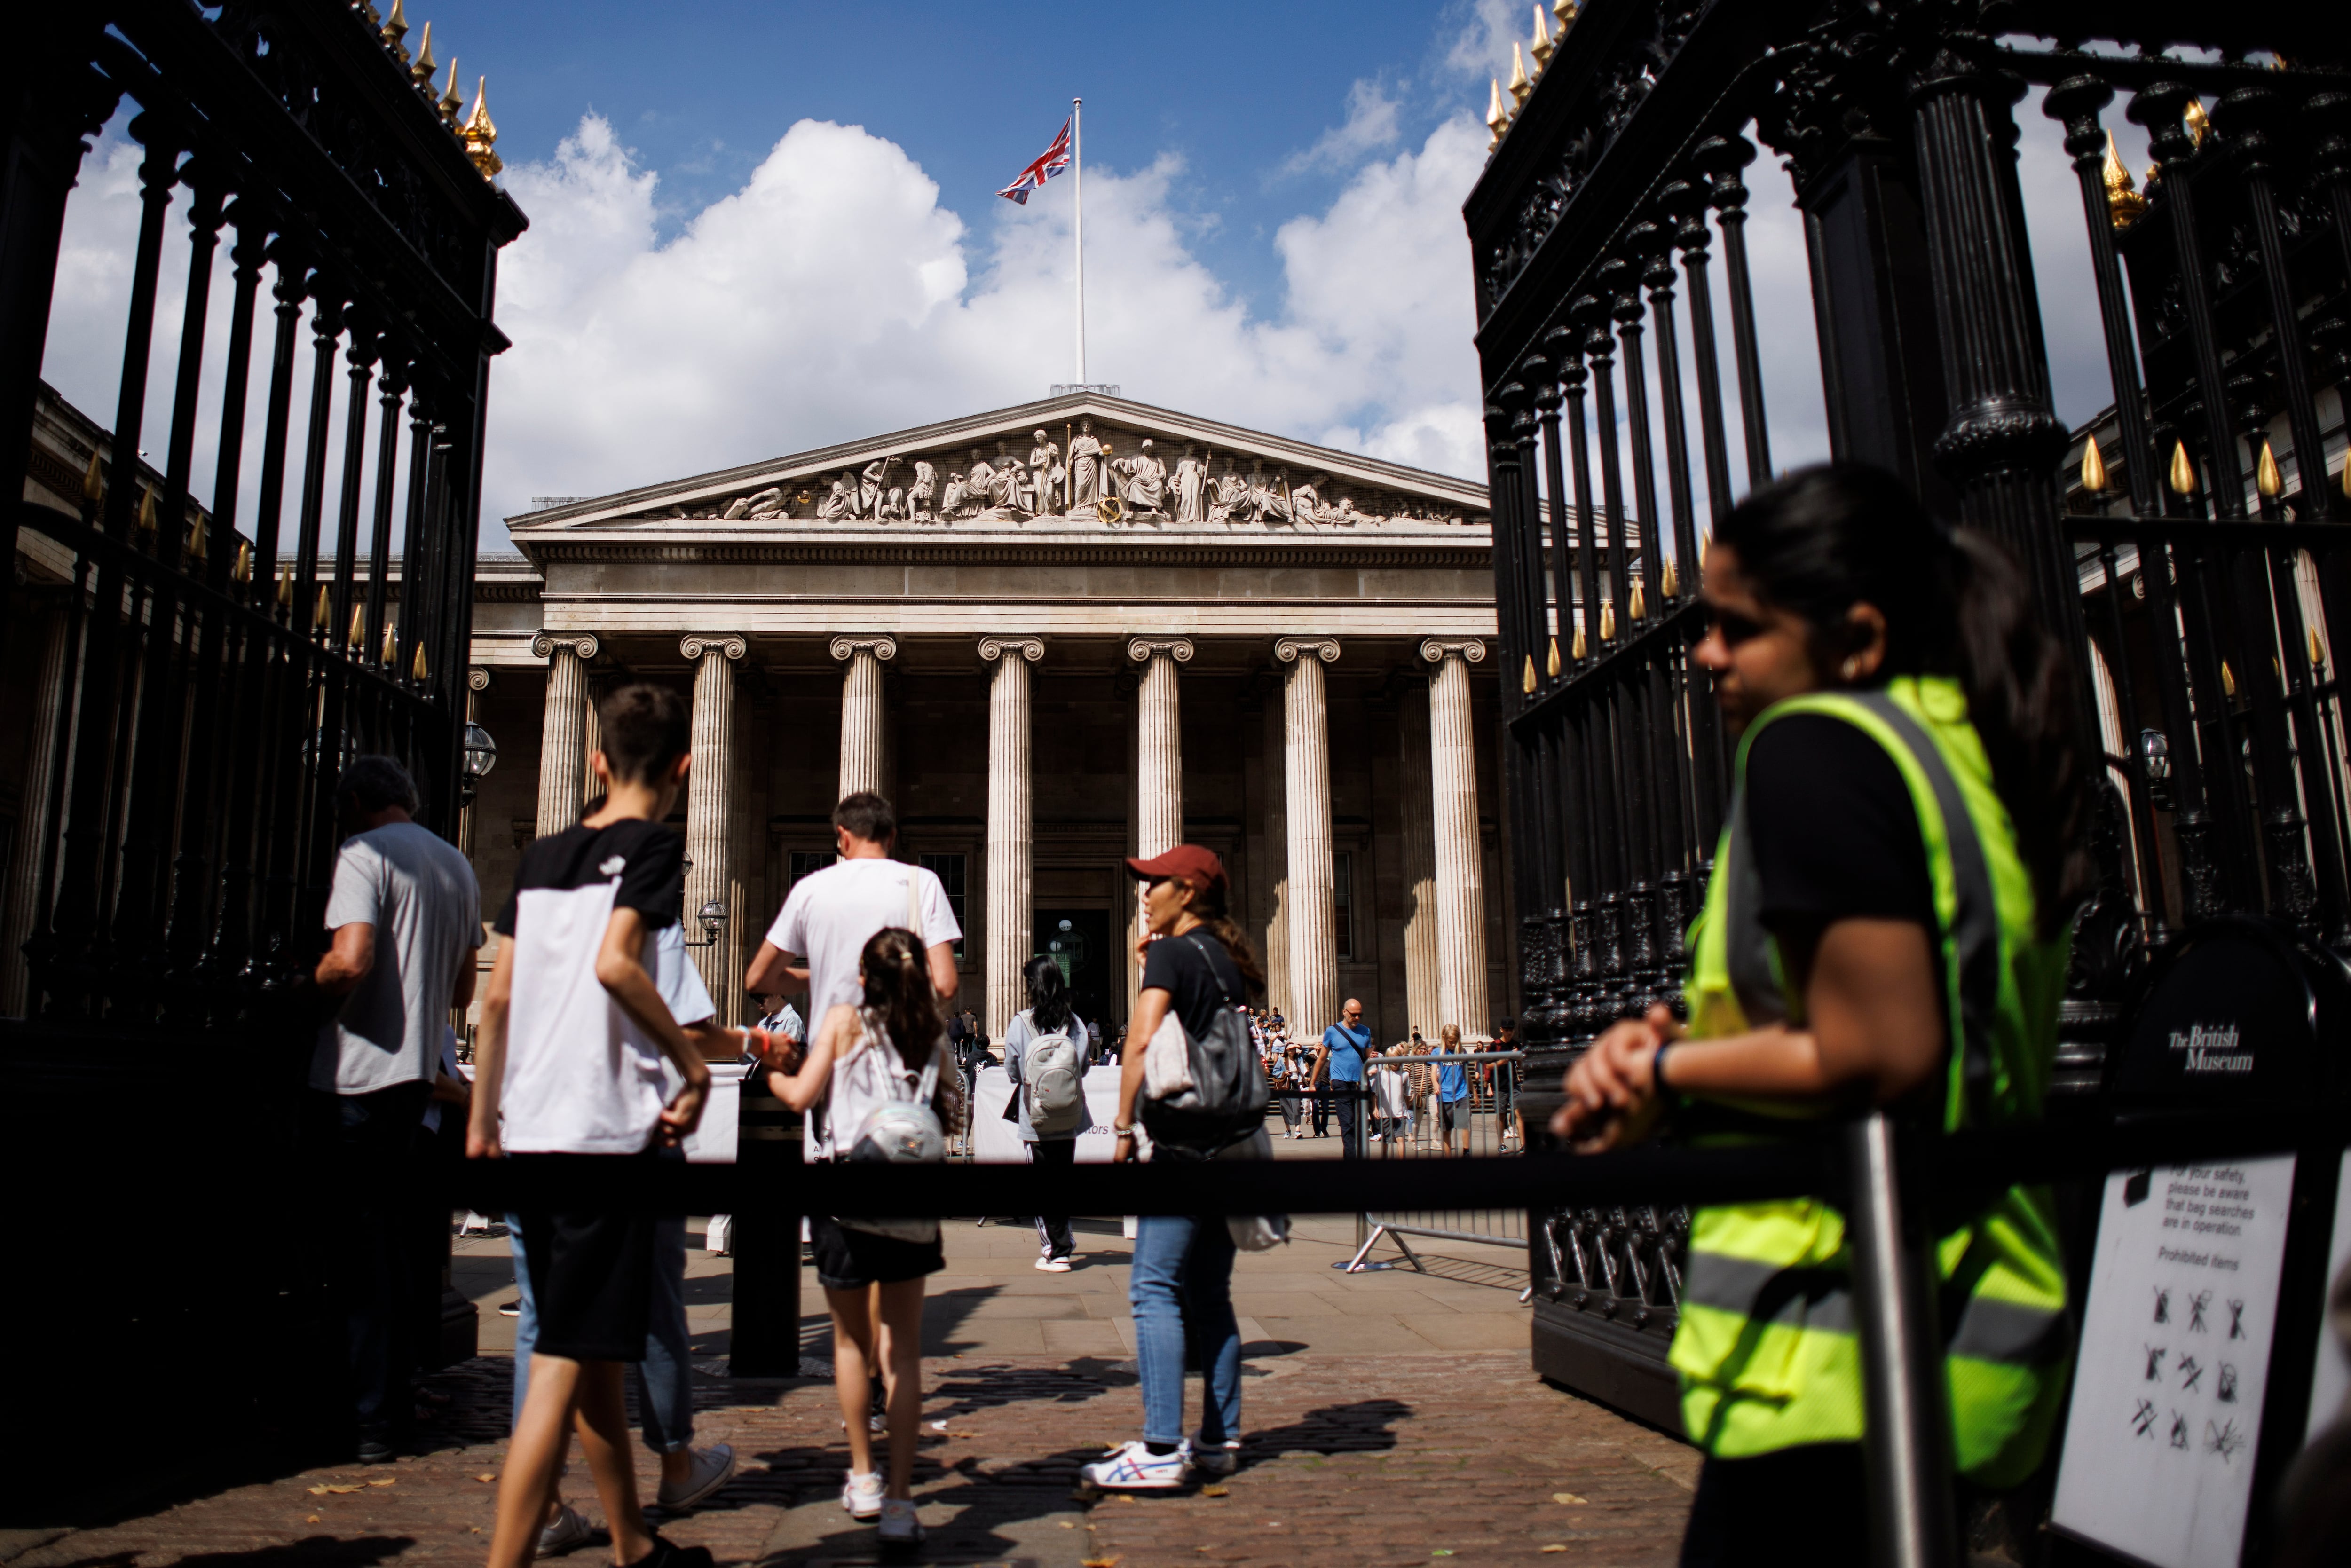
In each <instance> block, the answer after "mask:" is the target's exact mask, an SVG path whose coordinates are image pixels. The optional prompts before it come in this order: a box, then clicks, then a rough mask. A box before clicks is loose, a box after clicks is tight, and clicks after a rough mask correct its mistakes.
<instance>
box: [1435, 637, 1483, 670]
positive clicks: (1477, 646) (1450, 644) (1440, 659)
mask: <svg viewBox="0 0 2351 1568" xmlns="http://www.w3.org/2000/svg"><path fill="white" fill-rule="evenodd" d="M1456 655H1458V656H1459V657H1460V658H1461V659H1462V660H1464V661H1465V662H1467V663H1468V664H1484V663H1485V662H1486V640H1485V639H1484V638H1483V637H1426V638H1423V639H1422V640H1421V644H1420V656H1421V657H1422V658H1423V659H1424V660H1426V662H1428V663H1429V664H1443V663H1445V661H1446V660H1447V659H1448V658H1452V657H1454V656H1456Z"/></svg>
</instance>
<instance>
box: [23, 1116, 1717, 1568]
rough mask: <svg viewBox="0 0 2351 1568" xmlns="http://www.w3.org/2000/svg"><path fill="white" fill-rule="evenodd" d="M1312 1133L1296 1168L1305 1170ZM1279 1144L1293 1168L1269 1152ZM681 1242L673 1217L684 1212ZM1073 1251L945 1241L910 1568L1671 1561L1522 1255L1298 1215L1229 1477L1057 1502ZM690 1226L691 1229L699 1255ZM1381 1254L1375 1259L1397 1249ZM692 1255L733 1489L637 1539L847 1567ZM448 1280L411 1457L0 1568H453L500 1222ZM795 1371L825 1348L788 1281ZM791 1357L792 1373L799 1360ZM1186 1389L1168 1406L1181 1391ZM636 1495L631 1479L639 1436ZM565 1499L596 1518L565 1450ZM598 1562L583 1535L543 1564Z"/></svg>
mask: <svg viewBox="0 0 2351 1568" xmlns="http://www.w3.org/2000/svg"><path fill="white" fill-rule="evenodd" d="M1324 1152H1325V1151H1323V1150H1322V1149H1319V1148H1313V1147H1311V1145H1309V1146H1308V1147H1304V1148H1300V1149H1298V1150H1297V1151H1296V1153H1297V1154H1298V1155H1309V1156H1310V1157H1311V1156H1312V1155H1322V1154H1323V1153H1324ZM1293 1157H1295V1156H1293ZM696 1229H697V1231H698V1230H699V1222H696ZM1080 1231H1081V1234H1080V1241H1079V1245H1080V1248H1081V1253H1082V1258H1083V1261H1082V1263H1081V1267H1079V1268H1078V1269H1077V1270H1075V1271H1073V1272H1071V1273H1069V1274H1065V1275H1053V1274H1044V1273H1040V1272H1039V1271H1037V1270H1035V1268H1034V1267H1033V1266H1032V1264H1033V1260H1034V1259H1035V1257H1036V1250H1037V1249H1036V1242H1035V1239H1034V1235H1033V1232H1031V1231H1030V1230H1029V1229H1028V1228H1014V1227H1009V1226H1005V1225H1001V1224H998V1223H995V1222H991V1223H989V1224H987V1225H986V1226H975V1225H974V1224H973V1223H972V1222H971V1221H970V1220H968V1219H966V1220H962V1221H955V1222H950V1223H949V1225H948V1227H947V1234H946V1240H947V1257H948V1267H947V1271H946V1273H945V1274H943V1275H940V1276H938V1277H936V1278H935V1280H934V1281H933V1289H932V1293H931V1300H930V1304H929V1309H928V1312H927V1313H926V1316H925V1325H924V1328H925V1333H924V1338H925V1343H924V1351H925V1358H926V1359H925V1369H924V1386H925V1405H924V1418H925V1434H924V1439H923V1449H922V1458H921V1461H920V1464H919V1466H918V1468H917V1470H916V1488H917V1494H918V1498H919V1500H920V1502H921V1505H922V1513H923V1517H924V1520H925V1523H926V1525H927V1526H928V1527H929V1529H930V1531H931V1537H932V1538H931V1542H930V1544H929V1547H928V1548H927V1549H926V1551H925V1553H924V1554H923V1555H922V1557H921V1558H920V1559H918V1560H919V1561H924V1562H929V1563H958V1564H979V1563H1014V1562H1019V1561H1021V1560H1024V1559H1025V1560H1027V1561H1028V1562H1029V1563H1033V1564H1034V1565H1035V1568H1081V1564H1092V1565H1093V1568H1102V1565H1104V1564H1111V1563H1118V1564H1123V1565H1124V1568H1150V1565H1155V1564H1161V1563H1190V1562H1218V1563H1261V1564H1276V1563H1351V1564H1352V1563H1428V1562H1430V1561H1432V1560H1436V1559H1443V1558H1447V1557H1461V1558H1475V1559H1479V1560H1485V1561H1520V1560H1526V1561H1535V1560H1543V1559H1547V1558H1550V1557H1553V1556H1560V1555H1564V1556H1565V1557H1566V1558H1567V1559H1568V1560H1572V1561H1576V1562H1583V1563H1610V1564H1614V1563H1626V1564H1633V1563H1671V1562H1672V1561H1673V1560H1674V1557H1675V1553H1676V1543H1677V1541H1678V1539H1679V1535H1680V1529H1681V1522H1682V1519H1683V1516H1684V1514H1685V1512H1686V1510H1687V1502H1688V1497H1689V1488H1690V1486H1691V1485H1692V1483H1693V1482H1694V1480H1695V1479H1696V1473H1697V1464H1696V1459H1695V1457H1694V1456H1693V1455H1692V1453H1691V1451H1690V1450H1689V1449H1688V1448H1686V1447H1684V1446H1683V1445H1682V1444H1680V1443H1679V1442H1677V1441H1675V1440H1674V1439H1672V1438H1669V1437H1664V1436H1661V1435H1660V1434H1658V1433H1656V1432H1655V1431H1652V1430H1650V1429H1648V1428H1646V1427H1642V1426H1640V1425H1638V1424H1636V1423H1635V1422H1632V1421H1628V1420H1625V1419H1624V1418H1622V1417H1620V1416H1616V1415H1614V1414H1612V1413H1611V1412H1609V1411H1607V1410H1605V1409H1603V1408H1601V1407H1599V1406H1593V1405H1591V1404H1587V1403H1585V1402H1584V1401H1583V1400H1580V1399H1577V1398H1575V1397H1573V1396H1570V1395H1567V1394H1564V1393H1562V1392H1561V1391H1560V1390H1558V1389H1556V1388H1552V1387H1551V1386H1549V1385H1545V1384H1543V1383H1542V1382H1541V1381H1540V1380H1538V1379H1537V1378H1535V1377H1534V1376H1533V1375H1532V1374H1531V1372H1530V1371H1529V1370H1528V1364H1527V1351H1526V1343H1527V1318H1526V1309H1525V1308H1524V1307H1522V1306H1521V1305H1520V1304H1519V1300H1518V1296H1519V1291H1520V1290H1521V1289H1522V1288H1523V1287H1524V1283H1525V1281H1524V1276H1523V1274H1522V1273H1521V1272H1520V1268H1521V1264H1522V1258H1521V1255H1520V1254H1519V1253H1518V1252H1517V1251H1515V1250H1514V1249H1509V1248H1503V1247H1482V1246H1479V1245H1476V1244H1473V1243H1466V1242H1459V1241H1449V1240H1447V1241H1423V1242H1416V1243H1415V1246H1416V1250H1418V1251H1419V1252H1420V1253H1421V1255H1422V1257H1423V1260H1424V1261H1425V1262H1426V1266H1427V1272H1426V1273H1420V1272H1415V1271H1413V1270H1410V1269H1409V1268H1402V1267H1399V1268H1395V1269H1389V1270H1380V1271H1377V1272H1372V1273H1364V1274H1356V1275H1348V1274H1343V1273H1342V1272H1340V1271H1339V1270H1336V1269H1334V1268H1332V1264H1333V1263H1334V1262H1340V1261H1343V1260H1345V1259H1346V1258H1347V1257H1348V1255H1349V1254H1351V1253H1352V1252H1353V1250H1354V1236H1355V1232H1354V1224H1353V1220H1352V1219H1346V1218H1316V1219H1311V1220H1307V1221H1304V1222H1302V1223H1301V1226H1300V1228H1299V1235H1298V1236H1297V1239H1294V1240H1293V1241H1292V1243H1291V1244H1290V1246H1289V1247H1287V1248H1282V1249H1277V1250H1275V1251H1272V1252H1270V1253H1263V1254H1255V1255H1244V1257H1243V1258H1242V1259H1241V1260H1240V1264H1239V1267H1238V1270H1236V1275H1235V1280H1234V1293H1235V1304H1236V1306H1237V1307H1238V1311H1239V1312H1240V1313H1241V1327H1242V1335H1243V1339H1244V1341H1245V1349H1244V1354H1245V1357H1246V1366H1247V1379H1248V1381H1247V1385H1246V1390H1245V1395H1244V1399H1245V1406H1246V1413H1247V1414H1246V1424H1247V1427H1248V1438H1247V1442H1246V1446H1245V1448H1244V1449H1243V1453H1242V1459H1241V1469H1240V1471H1239V1473H1238V1475H1236V1476H1234V1477H1233V1478H1232V1479H1230V1480H1229V1481H1228V1482H1227V1483H1225V1484H1223V1485H1222V1486H1218V1487H1211V1488H1204V1489H1201V1490H1197V1491H1193V1492H1187V1493H1185V1494H1181V1495H1170V1496H1160V1497H1153V1498H1147V1499H1144V1500H1120V1499H1102V1500H1091V1501H1089V1500H1081V1499H1079V1498H1076V1497H1075V1496H1073V1493H1072V1483H1073V1481H1074V1479H1075V1477H1076V1473H1077V1467H1078V1466H1079V1465H1080V1464H1081V1463H1083V1462H1084V1461H1086V1460H1088V1459H1090V1458H1094V1457H1096V1456H1097V1455H1099V1454H1100V1453H1101V1452H1102V1449H1103V1448H1104V1447H1105V1446H1107V1445H1109V1444H1112V1443H1113V1442H1116V1441H1118V1440H1121V1439H1123V1438H1125V1437H1132V1436H1134V1434H1135V1432H1136V1431H1137V1429H1138V1427H1139V1426H1140V1421H1141V1399H1140V1396H1139V1395H1138V1393H1137V1391H1136V1388H1135V1377H1134V1333H1133V1328H1132V1325H1131V1323H1130V1322H1129V1320H1128V1317H1127V1312H1126V1306H1125V1290H1126V1278H1127V1259H1128V1252H1127V1244H1126V1242H1125V1241H1124V1240H1123V1239H1122V1238H1121V1235H1120V1226H1119V1223H1118V1221H1117V1220H1116V1219H1115V1218H1110V1219H1097V1220H1085V1221H1081V1222H1080ZM699 1240H700V1238H699V1236H698V1235H697V1236H696V1237H695V1245H696V1246H697V1247H698V1246H699ZM1396 1255H1397V1254H1396V1252H1395V1249H1394V1248H1392V1247H1389V1246H1386V1245H1383V1246H1382V1247H1381V1248H1380V1249H1378V1250H1377V1252H1375V1254H1374V1256H1375V1257H1377V1258H1384V1259H1394V1258H1395V1257H1396ZM689 1256H690V1258H691V1260H692V1261H691V1265H690V1270H689V1273H690V1277H689V1280H688V1301H689V1308H688V1310H689V1312H690V1313H691V1315H692V1319H693V1328H694V1331H695V1350H696V1353H697V1355H698V1357H699V1363H698V1365H699V1369H700V1370H699V1375H698V1387H697V1389H696V1407H697V1409H698V1411H699V1412H700V1415H699V1416H698V1418H697V1419H698V1426H697V1430H696V1433H695V1437H696V1440H697V1441H698V1442H710V1441H724V1442H728V1443H732V1444H733V1445H734V1446H735V1448H736V1450H737V1454H738V1455H739V1456H740V1458H741V1465H742V1469H741V1470H740V1473H739V1474H738V1475H737V1479H735V1481H734V1482H733V1483H732V1484H730V1485H729V1486H728V1487H727V1488H726V1490H724V1491H722V1492H721V1493H720V1494H719V1495H718V1496H717V1497H716V1499H715V1500H713V1501H712V1502H711V1503H709V1504H707V1505H705V1507H704V1508H703V1509H702V1510H700V1511H697V1512H695V1514H693V1515H691V1516H690V1517H685V1518H681V1519H677V1520H674V1521H668V1522H666V1523H665V1524H664V1526H663V1528H664V1532H665V1533H666V1534H668V1535H670V1536H671V1537H672V1538H673V1539H675V1540H677V1541H679V1542H687V1543H700V1544H705V1545H707V1546H709V1547H711V1548H712V1549H713V1551H714V1552H716V1554H717V1556H718V1558H719V1560H720V1561H721V1562H722V1563H839V1564H842V1565H844V1568H846V1565H847V1564H851V1563H873V1562H876V1561H877V1560H878V1559H877V1558H876V1556H875V1547H874V1544H873V1542H872V1533H871V1531H870V1529H867V1528H863V1527H854V1526H852V1525H851V1524H850V1521H848V1519H847V1517H846V1515H844V1514H843V1513H842V1512H841V1509H840V1507H839V1504H838V1501H837V1493H838V1490H839V1488H840V1484H841V1469H842V1468H843V1466H844V1465H845V1463H846V1447H845V1444H844V1442H843V1440H842V1437H841V1430H840V1424H839V1415H838V1412H837V1410H836V1408H835V1406H834V1404H833V1396H832V1390H831V1384H830V1382H829V1381H825V1380H820V1379H813V1378H810V1379H798V1378H795V1379H776V1380H759V1381H749V1380H746V1381H737V1380H734V1379H731V1378H729V1377H728V1376H727V1375H726V1336H727V1311H728V1310H727V1306H726V1297H727V1288H728V1283H729V1281H728V1280H727V1278H726V1275H727V1268H728V1265H727V1260H726V1259H723V1258H714V1257H711V1256H709V1255H707V1254H705V1253H704V1252H701V1251H699V1250H695V1251H694V1252H692V1253H690V1254H689ZM458 1270H459V1284H460V1288H461V1289H464V1290H465V1291H466V1293H467V1294H469V1295H470V1296H472V1297H473V1298H474V1299H475V1301H478V1302H479V1303H480V1305H481V1308H482V1336H481V1337H482V1349H483V1354H481V1355H480V1356H478V1357H477V1358H475V1360H473V1361H471V1362H468V1363H466V1364H463V1365H461V1366H457V1367H454V1368H452V1369H450V1370H449V1371H447V1372H444V1373H443V1374H441V1375H438V1376H437V1377H435V1378H434V1380H433V1384H434V1389H435V1390H436V1391H437V1392H438V1393H439V1394H441V1395H443V1396H445V1397H446V1399H447V1403H446V1404H445V1405H442V1406H438V1407H437V1410H436V1414H435V1416H434V1419H433V1421H432V1422H431V1423H430V1425H429V1426H428V1427H427V1428H426V1430H427V1432H428V1434H429V1445H430V1451H429V1452H427V1453H424V1454H423V1455H421V1456H419V1457H414V1458H403V1459H402V1460H401V1461H400V1462H399V1463H397V1464H392V1465H382V1466H375V1467H368V1468H357V1467H346V1468H342V1469H318V1470H308V1471H303V1472H300V1473H290V1474H284V1475H279V1476H275V1477H267V1478H256V1479H249V1480H247V1481H246V1482H245V1484H239V1485H231V1486H227V1487H226V1488H225V1490H217V1491H214V1492H213V1493H211V1494H210V1495H204V1496H200V1497H195V1498H193V1499H191V1500H186V1501H183V1502H181V1503H179V1504H178V1505H177V1506H173V1507H169V1508H165V1509H162V1511H152V1512H143V1513H140V1512H135V1511H134V1516H132V1517H129V1518H124V1519H121V1520H120V1521H116V1522H111V1523H103V1524H92V1525H89V1526H88V1527H85V1528H80V1529H74V1530H63V1531H61V1530H58V1529H51V1530H44V1531H21V1532H16V1533H15V1534H13V1535H11V1536H7V1537H0V1561H5V1562H6V1563H9V1564H11V1565H12V1568H16V1565H22V1568H68V1565H70V1568H101V1565H103V1568H150V1565H156V1568H160V1565H162V1564H172V1563H185V1564H202V1565H204V1568H225V1565H227V1564H232V1563H235V1564H247V1563H250V1564H256V1565H275V1564H279V1563H284V1564H288V1565H292V1564H300V1563H345V1564H353V1565H364V1564H379V1563H403V1564H406V1563H475V1562H479V1561H480V1560H481V1557H482V1554H483V1552H484V1549H485V1547H486V1540H487V1534H486V1532H487V1531H488V1530H489V1528H490V1523H491V1514H492V1507H493V1500H494V1496H495V1492H496V1486H495V1484H494V1481H495V1478H496V1474H497V1471H498V1469H499V1467H500V1465H501V1463H502V1460H503V1458H504V1437H505V1429H506V1422H507V1375H508V1367H509V1364H510V1363H509V1361H508V1354H509V1351H510V1347H511V1343H512V1329H513V1323H512V1320H510V1319H507V1318H504V1317H501V1316H499V1315H498V1313H497V1312H496V1304H497V1303H498V1302H500V1301H507V1300H510V1299H511V1298H512V1296H513V1293H514V1291H513V1283H512V1281H513V1265H512V1261H511V1259H510V1258H509V1257H508V1255H507V1247H506V1242H505V1239H504V1238H503V1236H502V1235H494V1236H492V1237H489V1238H481V1237H473V1238H468V1239H465V1240H464V1241H463V1242H461V1243H460V1244H459V1252H458ZM804 1290H805V1291H806V1295H805V1298H804V1303H803V1304H804V1305H805V1306H807V1307H809V1308H810V1309H811V1310H810V1312H808V1313H807V1314H806V1315H805V1316H804V1317H803V1319H802V1349H803V1354H805V1355H807V1356H809V1357H810V1358H814V1359H818V1360H821V1359H822V1358H824V1357H826V1356H828V1355H829V1354H830V1351H831V1335H830V1331H829V1330H828V1329H827V1327H826V1325H825V1320H824V1317H823V1314H822V1312H821V1300H822V1299H821V1296H820V1293H819V1292H818V1291H817V1289H816V1284H815V1281H814V1279H813V1277H812V1276H810V1277H806V1278H805V1279H804ZM810 1370H813V1368H810ZM1187 1393H1188V1394H1190V1396H1192V1398H1193V1404H1192V1405H1191V1406H1190V1409H1191V1411H1192V1412H1193V1413H1195V1414H1196V1410H1197V1404H1196V1396H1197V1384H1196V1383H1194V1384H1193V1385H1190V1387H1189V1388H1188V1390H1187ZM638 1452H639V1458H640V1460H641V1466H640V1470H641V1485H642V1486H643V1489H644V1492H645V1495H646V1496H649V1497H650V1496H651V1495H652V1491H653V1480H654V1472H653V1466H652V1464H651V1460H650V1456H649V1455H647V1454H645V1453H644V1451H643V1448H642V1447H640V1448H639V1450H638ZM569 1496H570V1497H571V1500H573V1501H574V1502H575V1503H576V1504H585V1505H586V1511H588V1512H589V1513H590V1516H591V1517H596V1512H597V1511H596V1509H595V1507H594V1504H593V1500H592V1495H591V1494H590V1493H589V1490H588V1488H587V1485H586V1479H585V1475H584V1471H583V1470H581V1469H580V1467H579V1466H578V1465H577V1463H576V1462H575V1465H574V1479H573V1480H572V1481H571V1483H570V1486H569ZM569 1561H570V1562H573V1563H580V1564H582V1565H583V1568H589V1565H592V1564H595V1563H604V1562H609V1561H610V1556H609V1549H608V1548H605V1547H603V1546H601V1545H599V1546H598V1547H595V1548H591V1549H587V1550H583V1551H582V1552H580V1553H577V1554H575V1555H574V1556H573V1557H572V1558H570V1559H569Z"/></svg>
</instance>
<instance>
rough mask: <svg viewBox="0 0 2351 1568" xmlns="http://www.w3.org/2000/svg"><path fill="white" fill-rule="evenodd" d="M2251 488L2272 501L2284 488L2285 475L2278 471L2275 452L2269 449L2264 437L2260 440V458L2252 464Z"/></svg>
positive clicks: (2263, 497)
mask: <svg viewBox="0 0 2351 1568" xmlns="http://www.w3.org/2000/svg"><path fill="white" fill-rule="evenodd" d="M2253 488H2254V489H2256V490H2259V491H2260V492H2261V493H2262V499H2264V500H2270V501H2274V500H2276V499H2277V497H2278V492H2279V491H2281V490H2283V489H2284V488H2285V476H2284V475H2283V474H2280V473H2279V472H2278V465H2277V454H2276V453H2274V452H2273V451H2271V450H2270V444H2269V441H2268V439H2267V438H2266V437H2264V438H2263V439H2262V460H2261V461H2260V462H2259V463H2258V464H2256V465H2254V466H2253Z"/></svg>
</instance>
